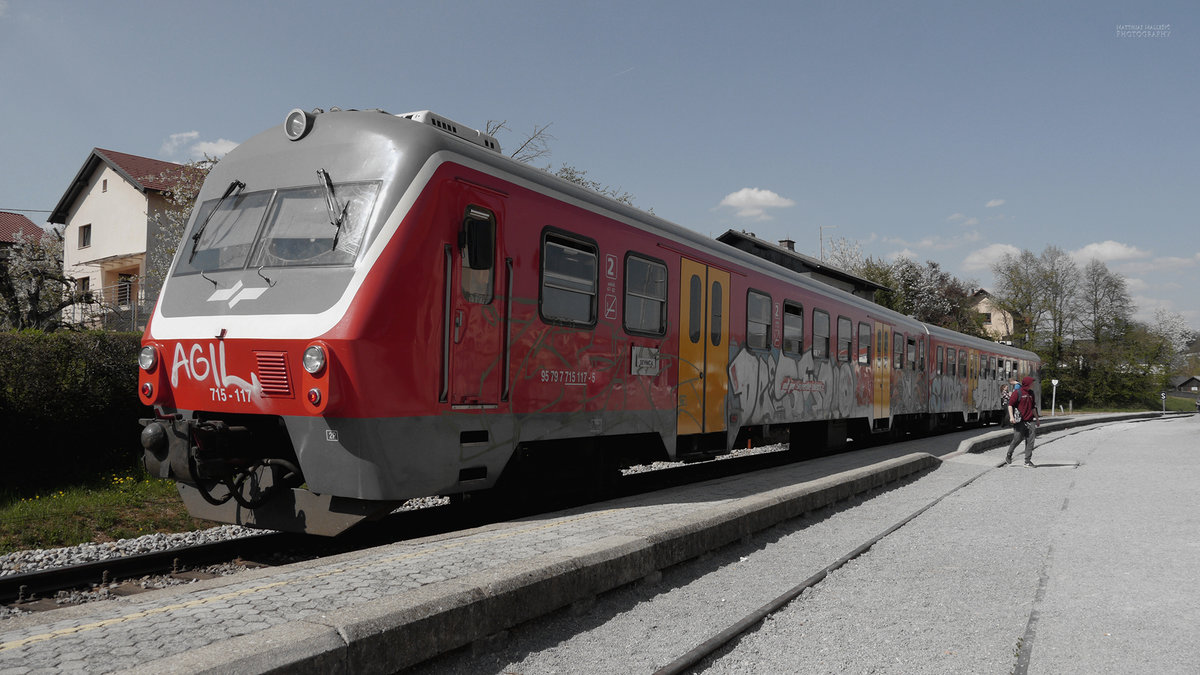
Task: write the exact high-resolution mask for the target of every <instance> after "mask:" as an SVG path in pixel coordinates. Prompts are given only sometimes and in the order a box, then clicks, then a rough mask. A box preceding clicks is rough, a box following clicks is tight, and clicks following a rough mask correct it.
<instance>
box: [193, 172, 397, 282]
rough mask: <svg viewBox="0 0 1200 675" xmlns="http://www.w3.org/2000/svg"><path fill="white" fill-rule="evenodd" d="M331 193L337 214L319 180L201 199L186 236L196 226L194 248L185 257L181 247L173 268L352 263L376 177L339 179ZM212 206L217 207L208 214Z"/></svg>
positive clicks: (198, 269)
mask: <svg viewBox="0 0 1200 675" xmlns="http://www.w3.org/2000/svg"><path fill="white" fill-rule="evenodd" d="M333 194H334V195H335V197H336V204H337V214H336V215H337V217H336V218H335V217H331V211H330V208H331V207H330V204H329V193H328V192H327V190H326V188H325V187H324V186H321V185H317V186H312V187H306V188H292V189H287V190H266V191H260V192H251V193H248V194H239V195H236V196H234V197H231V198H228V199H225V200H224V201H223V202H222V200H220V199H212V200H209V201H207V202H205V203H204V204H202V205H201V207H200V212H199V214H198V216H197V218H196V220H195V223H196V224H195V226H194V227H195V232H193V233H191V234H190V235H189V237H188V239H191V238H192V237H194V236H195V233H196V232H200V235H201V236H200V239H199V241H197V242H196V246H195V253H194V254H193V255H191V256H190V260H189V255H188V254H187V250H186V248H185V251H184V255H183V256H182V257H180V259H179V262H178V264H177V266H176V269H175V274H176V275H183V274H195V273H199V272H214V271H220V270H233V269H245V268H247V267H253V268H256V269H257V268H260V267H266V268H277V267H295V266H317V265H321V266H336V265H352V264H354V261H355V259H356V258H357V257H358V250H359V247H360V246H361V245H362V241H363V236H364V235H365V234H366V230H367V223H368V222H369V220H370V217H371V211H372V209H373V208H374V205H375V198H376V196H377V195H378V194H379V183H377V182H376V183H346V184H340V185H336V186H335V190H334V193H333ZM214 208H215V209H216V212H215V213H212V216H211V217H209V213H210V212H212V211H213V209H214ZM206 221H207V223H208V224H207V225H204V223H205V222H206ZM202 227H203V231H201V229H200V228H202ZM188 239H185V240H184V241H188Z"/></svg>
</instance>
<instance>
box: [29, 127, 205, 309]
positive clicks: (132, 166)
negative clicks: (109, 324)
mask: <svg viewBox="0 0 1200 675" xmlns="http://www.w3.org/2000/svg"><path fill="white" fill-rule="evenodd" d="M184 168H185V167H184V166H183V165H181V164H175V163H173V162H163V161H160V160H157V159H150V158H148V157H139V156H137V155H129V154H126V153H123V152H115V151H112V150H103V149H101V148H95V149H93V150H92V152H91V154H89V155H88V158H87V159H86V160H85V161H84V163H83V166H82V167H81V168H80V169H79V172H78V173H77V174H75V178H74V180H72V181H71V184H70V185H69V186H68V187H67V191H66V192H65V193H63V196H62V198H61V199H59V201H58V204H57V205H56V206H55V207H54V212H53V213H52V214H51V215H50V222H51V223H57V224H61V225H65V226H66V227H65V228H64V231H63V271H64V273H65V274H66V275H67V276H68V277H72V278H74V279H75V280H76V282H77V285H76V290H77V291H78V292H80V293H85V294H86V293H90V294H91V295H90V297H92V298H93V299H94V300H95V303H93V304H94V305H98V306H99V308H98V307H95V306H82V305H77V306H76V307H75V308H74V313H75V316H74V317H73V318H74V320H75V321H79V322H83V323H89V322H91V320H90V319H89V316H88V315H89V314H90V313H94V312H96V311H98V309H103V310H104V311H106V312H110V313H111V312H113V311H116V312H122V313H124V314H125V316H127V318H128V320H129V325H128V326H119V327H120V328H123V329H125V330H133V329H137V328H139V327H140V326H142V325H144V324H145V319H146V317H147V316H148V314H149V310H150V309H152V307H151V306H148V305H152V304H153V301H154V299H153V298H150V299H149V302H147V299H146V298H144V297H143V288H142V282H141V280H142V279H143V278H144V277H145V273H146V251H147V249H148V247H149V245H150V244H151V243H152V242H153V241H154V233H155V232H156V231H157V229H158V218H157V217H156V216H157V215H158V214H159V213H161V212H162V211H164V210H166V209H167V208H168V204H167V202H166V200H165V198H164V197H163V192H164V191H166V190H168V189H170V188H171V185H172V181H170V180H162V179H161V178H160V177H161V176H162V175H164V174H166V175H168V176H170V175H171V174H178V173H179V172H180V171H183V170H184Z"/></svg>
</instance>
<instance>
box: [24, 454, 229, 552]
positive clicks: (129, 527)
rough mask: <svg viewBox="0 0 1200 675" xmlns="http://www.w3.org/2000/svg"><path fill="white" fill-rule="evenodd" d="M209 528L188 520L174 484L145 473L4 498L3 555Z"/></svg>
mask: <svg viewBox="0 0 1200 675" xmlns="http://www.w3.org/2000/svg"><path fill="white" fill-rule="evenodd" d="M208 526H211V523H208V522H207V521H203V520H198V519H195V518H192V517H191V516H189V515H188V513H187V509H185V508H184V506H183V501H182V500H181V499H180V498H179V493H178V492H176V490H175V483H174V481H169V480H162V479H158V478H151V477H150V476H149V475H147V474H146V473H145V471H144V470H143V471H142V472H141V474H140V475H139V474H137V473H134V474H133V475H118V474H111V475H109V476H106V477H104V478H102V479H100V480H97V481H95V482H94V483H92V484H89V485H82V486H76V487H67V488H62V489H57V490H53V491H46V492H42V493H37V494H32V495H21V494H16V493H4V494H0V555H2V554H4V553H11V552H13V551H20V550H24V549H34V548H56V547H60V546H73V545H75V544H81V543H84V542H90V541H96V542H106V541H116V540H118V539H128V538H131V537H138V536H141V535H144V534H150V533H154V532H187V531H191V530H195V529H200V528H203V527H208Z"/></svg>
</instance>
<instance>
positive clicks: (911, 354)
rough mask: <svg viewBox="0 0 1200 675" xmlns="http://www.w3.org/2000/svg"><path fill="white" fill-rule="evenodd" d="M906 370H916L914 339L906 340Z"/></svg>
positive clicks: (915, 345)
mask: <svg viewBox="0 0 1200 675" xmlns="http://www.w3.org/2000/svg"><path fill="white" fill-rule="evenodd" d="M907 360H908V369H909V370H916V369H917V340H916V338H908V356H907Z"/></svg>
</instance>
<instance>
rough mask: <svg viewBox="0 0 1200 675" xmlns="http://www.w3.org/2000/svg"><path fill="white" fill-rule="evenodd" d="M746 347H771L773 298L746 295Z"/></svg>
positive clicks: (753, 292)
mask: <svg viewBox="0 0 1200 675" xmlns="http://www.w3.org/2000/svg"><path fill="white" fill-rule="evenodd" d="M746 345H747V346H748V347H750V348H751V349H768V348H770V346H771V296H769V295H764V294H762V293H759V292H757V291H747V293H746Z"/></svg>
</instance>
